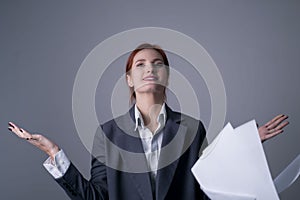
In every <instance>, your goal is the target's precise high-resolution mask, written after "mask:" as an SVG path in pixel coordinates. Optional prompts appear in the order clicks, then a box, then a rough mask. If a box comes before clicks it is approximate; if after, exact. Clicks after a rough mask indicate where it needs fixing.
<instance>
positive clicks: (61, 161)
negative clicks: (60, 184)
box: [43, 103, 167, 184]
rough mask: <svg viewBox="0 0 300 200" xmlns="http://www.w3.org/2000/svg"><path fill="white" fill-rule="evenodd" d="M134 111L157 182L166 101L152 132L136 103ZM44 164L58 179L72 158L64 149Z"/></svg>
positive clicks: (147, 157) (152, 176)
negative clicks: (146, 125)
mask: <svg viewBox="0 0 300 200" xmlns="http://www.w3.org/2000/svg"><path fill="white" fill-rule="evenodd" d="M134 113H135V130H138V131H139V135H140V137H141V141H142V144H143V149H144V152H145V156H146V159H147V162H148V166H149V171H151V182H152V184H155V177H156V172H157V166H158V160H159V155H160V151H161V145H162V139H163V131H162V130H163V128H164V126H165V123H166V119H167V115H166V108H165V103H164V104H163V105H162V108H161V110H160V113H159V115H158V117H157V122H158V127H157V129H156V130H155V131H154V133H152V132H151V131H150V129H148V128H147V127H145V126H144V120H143V117H142V115H141V113H140V111H139V110H138V108H137V106H136V105H135V108H134ZM43 165H44V167H45V168H46V169H47V171H48V172H49V173H50V174H51V175H52V176H53V177H54V178H55V179H58V178H61V177H62V176H63V175H64V174H65V173H66V171H67V170H68V168H69V166H70V160H69V159H68V157H67V156H66V154H65V153H64V152H63V150H60V151H59V152H57V153H56V154H55V156H54V160H53V161H52V160H51V158H50V157H49V158H48V159H47V160H46V161H45V162H44V163H43Z"/></svg>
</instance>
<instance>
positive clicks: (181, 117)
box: [166, 107, 205, 131]
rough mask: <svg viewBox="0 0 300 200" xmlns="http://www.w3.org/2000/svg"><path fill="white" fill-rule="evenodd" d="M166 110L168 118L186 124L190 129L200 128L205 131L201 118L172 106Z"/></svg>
mask: <svg viewBox="0 0 300 200" xmlns="http://www.w3.org/2000/svg"><path fill="white" fill-rule="evenodd" d="M166 110H167V119H168V120H172V121H175V122H176V123H179V124H180V125H183V126H186V127H188V128H189V129H198V130H199V129H200V130H203V131H205V128H204V125H203V123H202V121H201V120H199V119H196V118H194V117H192V116H190V115H188V114H185V113H181V112H178V111H174V110H172V109H171V108H170V107H166Z"/></svg>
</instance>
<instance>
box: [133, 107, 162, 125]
mask: <svg viewBox="0 0 300 200" xmlns="http://www.w3.org/2000/svg"><path fill="white" fill-rule="evenodd" d="M134 117H135V129H134V130H135V131H136V130H137V128H138V126H141V127H142V128H144V127H145V126H144V125H145V124H144V120H143V117H142V114H141V113H140V111H139V109H138V107H137V106H136V104H135V105H134ZM166 120H167V112H166V106H165V103H163V105H162V106H161V109H160V112H159V114H158V116H157V122H158V123H160V124H161V126H165V124H166Z"/></svg>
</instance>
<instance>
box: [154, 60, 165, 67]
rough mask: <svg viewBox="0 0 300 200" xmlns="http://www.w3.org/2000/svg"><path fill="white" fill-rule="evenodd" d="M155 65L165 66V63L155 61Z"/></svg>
mask: <svg viewBox="0 0 300 200" xmlns="http://www.w3.org/2000/svg"><path fill="white" fill-rule="evenodd" d="M153 66H154V67H163V66H164V63H163V62H161V61H159V62H155V63H154V64H153Z"/></svg>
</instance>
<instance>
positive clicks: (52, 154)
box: [48, 145, 60, 160]
mask: <svg viewBox="0 0 300 200" xmlns="http://www.w3.org/2000/svg"><path fill="white" fill-rule="evenodd" d="M59 150H60V149H59V147H58V146H57V145H53V147H52V148H50V150H49V152H48V155H49V156H50V157H51V159H52V160H54V157H55V155H56V154H57V152H59Z"/></svg>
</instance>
